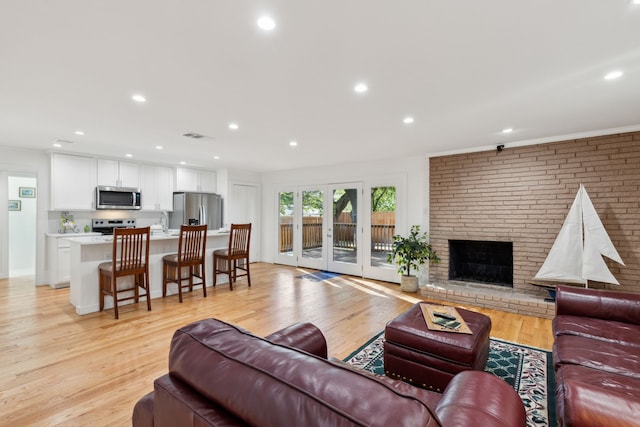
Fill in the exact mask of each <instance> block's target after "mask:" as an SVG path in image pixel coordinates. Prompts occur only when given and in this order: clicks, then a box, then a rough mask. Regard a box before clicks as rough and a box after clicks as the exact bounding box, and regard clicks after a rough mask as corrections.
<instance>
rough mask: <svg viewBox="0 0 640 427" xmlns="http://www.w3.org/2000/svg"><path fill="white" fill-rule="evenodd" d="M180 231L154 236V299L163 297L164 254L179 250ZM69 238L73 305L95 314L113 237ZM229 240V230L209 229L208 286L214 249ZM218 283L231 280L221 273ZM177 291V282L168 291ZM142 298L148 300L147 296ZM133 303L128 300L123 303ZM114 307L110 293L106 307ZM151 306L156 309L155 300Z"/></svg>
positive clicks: (81, 311) (151, 269)
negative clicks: (101, 271) (103, 266)
mask: <svg viewBox="0 0 640 427" xmlns="http://www.w3.org/2000/svg"><path fill="white" fill-rule="evenodd" d="M178 234H179V232H178V231H174V232H169V233H163V234H152V235H151V239H150V241H149V282H150V290H151V298H152V299H153V298H159V297H162V257H163V256H165V255H167V254H171V253H176V252H178V238H179V236H178ZM68 240H69V241H70V242H71V281H70V283H69V287H70V300H71V304H72V305H73V306H74V307H75V308H76V313H78V314H80V315H83V314H88V313H94V312H96V311H98V310H99V309H100V287H99V274H98V265H100V263H103V262H106V261H110V260H111V256H112V253H113V236H78V237H69V238H68ZM228 242H229V232H228V231H208V232H207V251H206V262H205V266H206V277H207V286H211V285H212V284H213V255H212V254H213V251H214V250H216V249H224V248H226V247H227V246H228ZM121 280H131V278H130V277H124V278H120V279H119V280H118V283H120V281H121ZM218 283H228V277H227V276H225V275H222V276H220V280H219V281H218ZM177 292H178V287H177V285H176V284H175V283H172V284H169V286H168V289H167V294H168V295H170V294H176V293H177ZM141 301H144V298H143V299H141ZM176 301H177V299H176ZM131 302H132V301H125V302H124V303H123V304H127V303H131ZM118 306H120V304H118ZM112 307H113V299H112V298H111V297H110V296H107V297H105V309H108V308H112ZM151 308H152V309H153V303H152V304H151ZM145 309H146V308H145Z"/></svg>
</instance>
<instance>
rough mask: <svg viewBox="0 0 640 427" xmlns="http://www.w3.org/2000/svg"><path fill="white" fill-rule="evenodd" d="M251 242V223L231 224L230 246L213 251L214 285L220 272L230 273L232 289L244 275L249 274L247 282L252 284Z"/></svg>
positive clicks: (230, 286)
mask: <svg viewBox="0 0 640 427" xmlns="http://www.w3.org/2000/svg"><path fill="white" fill-rule="evenodd" d="M250 243H251V224H231V233H230V234H229V247H228V248H227V249H218V250H215V251H213V286H215V285H216V278H217V277H218V273H222V274H228V275H229V289H230V290H233V282H235V281H236V280H237V278H238V277H242V276H247V282H248V284H249V286H251V275H250V273H249V244H250ZM239 262H240V263H239ZM238 270H242V271H244V273H242V274H238Z"/></svg>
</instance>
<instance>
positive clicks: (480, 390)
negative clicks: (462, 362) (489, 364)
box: [436, 371, 526, 427]
mask: <svg viewBox="0 0 640 427" xmlns="http://www.w3.org/2000/svg"><path fill="white" fill-rule="evenodd" d="M436 414H437V415H438V418H439V419H440V422H441V423H442V425H443V426H444V427H449V426H483V427H507V426H509V427H526V413H525V409H524V405H523V404H522V400H521V399H520V396H518V394H517V393H516V392H515V390H514V389H513V388H511V387H510V386H509V385H508V384H507V383H506V382H505V381H503V380H502V379H500V378H498V377H496V376H494V375H492V374H489V373H487V372H481V371H463V372H460V373H459V374H457V375H456V376H454V377H453V379H452V380H451V382H450V383H449V385H447V388H446V389H445V390H444V393H442V399H440V402H438V405H437V406H436Z"/></svg>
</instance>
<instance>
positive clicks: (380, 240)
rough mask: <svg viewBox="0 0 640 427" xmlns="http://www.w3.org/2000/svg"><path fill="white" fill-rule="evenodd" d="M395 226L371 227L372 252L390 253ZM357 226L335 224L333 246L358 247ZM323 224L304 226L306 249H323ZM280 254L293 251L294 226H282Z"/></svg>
mask: <svg viewBox="0 0 640 427" xmlns="http://www.w3.org/2000/svg"><path fill="white" fill-rule="evenodd" d="M395 230H396V226H395V225H394V224H374V225H372V226H371V250H372V251H390V250H391V245H392V243H393V235H394V234H395ZM355 232H356V225H355V224H351V223H344V222H341V223H335V224H334V227H333V246H334V247H336V248H349V249H351V248H355V247H356V240H355V237H356V234H355ZM322 238H323V236H322V224H321V223H310V224H303V225H302V242H303V250H304V249H315V248H321V247H322V242H323V240H322ZM279 241H280V252H281V253H282V252H290V251H292V250H293V224H280V236H279Z"/></svg>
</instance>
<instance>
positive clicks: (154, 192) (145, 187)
mask: <svg viewBox="0 0 640 427" xmlns="http://www.w3.org/2000/svg"><path fill="white" fill-rule="evenodd" d="M140 191H141V192H142V210H147V211H171V210H173V169H172V168H168V167H164V166H153V165H141V166H140Z"/></svg>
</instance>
